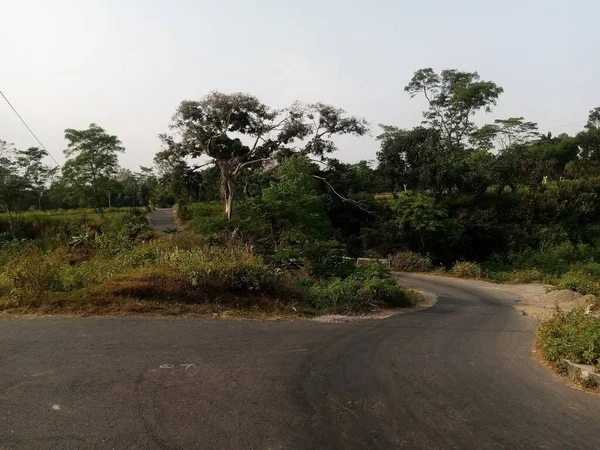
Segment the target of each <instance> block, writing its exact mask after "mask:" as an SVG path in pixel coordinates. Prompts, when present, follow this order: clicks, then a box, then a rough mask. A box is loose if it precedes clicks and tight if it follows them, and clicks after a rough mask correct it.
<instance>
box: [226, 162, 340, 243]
mask: <svg viewBox="0 0 600 450" xmlns="http://www.w3.org/2000/svg"><path fill="white" fill-rule="evenodd" d="M314 170H315V169H314V166H313V165H312V163H311V162H310V161H309V160H308V159H307V158H304V157H291V158H288V159H286V160H285V161H284V162H283V164H282V165H281V167H280V169H279V182H277V183H272V184H271V186H269V187H268V188H266V189H263V191H262V194H261V195H260V196H259V197H254V198H252V199H249V200H248V201H246V202H244V203H243V204H242V205H240V206H239V208H238V209H237V213H236V218H237V220H238V224H239V227H240V229H241V230H242V233H243V234H245V236H246V237H247V238H248V239H249V240H250V241H251V242H252V243H253V244H254V245H256V247H257V248H258V249H259V251H261V252H262V253H271V252H273V251H276V250H281V249H284V248H288V247H293V248H296V249H297V250H298V251H299V252H300V253H301V252H302V249H303V248H304V247H305V246H307V245H309V244H310V242H311V241H313V240H322V239H324V238H326V237H327V233H328V230H329V222H328V219H327V215H326V213H325V208H324V206H323V202H322V201H321V198H320V197H319V196H318V195H317V194H318V193H317V184H316V180H315V179H314V177H313V176H312V174H313V173H314Z"/></svg>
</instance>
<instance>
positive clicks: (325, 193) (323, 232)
mask: <svg viewBox="0 0 600 450" xmlns="http://www.w3.org/2000/svg"><path fill="white" fill-rule="evenodd" d="M405 92H406V95H407V97H410V98H419V99H421V100H422V101H424V102H425V104H426V105H427V107H426V109H425V110H424V111H423V120H422V121H421V122H420V123H418V124H415V126H414V127H413V128H411V129H408V128H402V127H398V126H394V125H390V124H380V125H373V124H370V123H369V122H368V120H367V119H365V118H362V117H360V116H354V115H350V114H348V113H346V111H344V110H343V109H341V108H339V107H337V106H332V105H327V104H324V103H314V104H305V103H300V102H295V103H293V104H291V105H290V106H289V107H286V108H282V109H275V108H272V107H270V106H268V105H266V104H264V103H262V102H261V101H260V100H259V99H258V98H256V97H254V96H252V95H250V94H245V93H233V94H225V93H220V92H210V93H208V94H207V95H206V96H205V97H203V98H201V99H200V100H184V101H182V102H181V103H180V105H179V107H178V108H177V109H176V111H175V112H174V114H173V117H172V120H171V123H169V124H165V133H164V134H161V135H160V136H159V139H160V144H161V147H160V150H159V151H158V152H157V153H156V155H155V157H154V163H155V164H154V167H151V168H150V167H140V169H139V171H138V172H133V171H131V170H128V169H124V168H121V167H120V166H119V155H120V154H122V153H123V152H124V151H125V149H124V148H123V146H122V144H121V142H120V140H119V138H118V137H117V136H115V135H111V134H110V131H109V130H105V129H103V128H102V127H101V126H99V125H97V124H91V125H90V126H89V127H88V128H87V129H83V130H76V129H67V130H65V140H66V146H65V147H66V148H65V150H64V156H65V159H66V161H65V163H64V164H63V165H62V167H60V166H58V165H55V164H48V157H49V155H48V153H47V152H46V150H44V149H41V148H38V147H31V148H27V149H16V148H14V146H13V145H11V144H9V143H8V142H6V141H0V207H1V208H2V210H3V212H2V214H1V215H0V233H1V234H0V245H1V247H0V267H1V269H0V299H1V300H0V305H1V307H2V309H4V310H11V309H12V310H18V311H20V310H23V309H27V308H31V307H32V306H35V307H39V306H40V305H42V306H43V307H44V308H46V309H47V310H55V309H61V308H62V309H67V310H74V311H79V310H86V311H90V310H92V311H94V310H98V311H105V310H112V309H114V310H122V309H124V308H125V309H127V310H132V311H142V312H143V311H155V310H161V311H169V312H181V311H199V312H203V311H209V310H210V311H213V310H214V309H215V308H217V309H218V310H228V309H231V308H236V307H238V306H239V305H246V306H247V305H252V306H253V307H257V308H258V309H260V310H273V309H276V310H289V309H286V308H288V307H290V305H291V307H293V309H294V311H296V310H297V309H298V307H297V305H306V308H307V309H306V310H310V311H313V312H315V311H332V310H335V311H339V310H342V311H362V310H365V309H367V308H369V307H370V306H369V305H374V304H375V305H398V306H403V305H407V304H410V303H411V302H413V301H414V298H413V293H411V292H409V291H407V290H404V289H403V288H401V287H398V286H397V285H396V284H395V282H394V281H393V279H392V278H390V275H389V273H388V272H387V271H386V270H384V269H383V268H380V267H375V266H372V267H367V268H363V269H356V268H355V267H354V263H353V262H352V261H353V260H352V259H351V258H356V257H368V258H390V260H391V266H392V268H393V269H394V270H398V271H416V272H432V271H433V272H437V273H445V274H449V275H455V276H465V277H477V278H479V277H483V278H487V279H490V280H494V281H500V282H531V281H542V282H547V283H552V284H554V285H556V286H558V287H561V288H569V289H572V290H576V291H578V292H581V293H584V294H588V293H591V294H600V281H598V280H599V279H598V277H599V276H600V221H599V219H600V198H599V194H600V107H596V108H594V109H591V110H590V111H589V119H588V121H587V123H586V124H585V126H584V127H583V129H581V130H580V131H579V132H577V133H575V134H574V135H567V134H560V135H558V136H554V135H552V134H551V133H549V132H546V131H544V130H540V129H539V128H538V125H537V123H536V122H534V121H529V118H527V119H526V118H523V117H506V118H494V117H493V108H494V107H495V106H496V104H497V102H498V101H501V96H502V93H503V88H502V87H500V86H498V85H497V84H496V83H494V82H492V81H486V80H483V79H481V77H480V76H479V74H478V73H477V72H462V71H459V70H442V71H440V72H436V71H434V70H433V69H429V68H428V69H421V70H418V71H416V72H415V73H414V75H413V77H412V79H410V80H408V83H407V85H406V87H405ZM415 101H416V100H415ZM592 107H593V105H590V108H592ZM486 122H487V123H486ZM480 123H485V124H484V125H479V124H480ZM368 134H372V135H374V136H376V138H377V140H378V142H379V145H380V147H379V151H378V153H377V160H376V161H360V162H358V163H355V164H350V163H346V162H343V161H340V160H339V159H337V158H336V151H337V150H338V144H337V142H338V141H339V139H338V138H339V137H340V136H357V137H358V136H365V135H368ZM157 147H158V145H157ZM175 204H176V205H177V213H178V216H179V220H180V226H179V227H177V228H174V229H169V230H167V232H166V233H164V236H162V237H157V236H155V235H154V233H153V231H152V229H151V228H150V227H149V225H148V223H147V221H146V219H145V215H146V212H147V210H149V209H152V208H155V207H164V206H170V205H175ZM165 299H167V301H165ZM199 299H201V300H199ZM200 303H201V304H202V306H201V307H200V306H198V304H200ZM124 305H126V306H124ZM207 305H209V306H207Z"/></svg>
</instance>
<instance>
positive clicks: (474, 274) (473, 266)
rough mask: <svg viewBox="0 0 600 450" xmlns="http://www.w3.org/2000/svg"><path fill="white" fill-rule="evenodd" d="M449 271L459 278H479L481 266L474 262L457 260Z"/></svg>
mask: <svg viewBox="0 0 600 450" xmlns="http://www.w3.org/2000/svg"><path fill="white" fill-rule="evenodd" d="M450 273H451V274H453V275H456V276H457V277H461V278H481V275H482V270H481V266H480V265H479V264H477V263H474V262H468V261H464V262H457V263H456V264H454V266H452V269H451V270H450Z"/></svg>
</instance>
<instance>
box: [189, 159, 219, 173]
mask: <svg viewBox="0 0 600 450" xmlns="http://www.w3.org/2000/svg"><path fill="white" fill-rule="evenodd" d="M214 163H215V162H214V161H208V162H207V163H204V164H200V165H199V166H195V167H194V168H193V169H192V172H195V171H196V170H199V169H201V168H203V167H206V166H209V165H211V164H214Z"/></svg>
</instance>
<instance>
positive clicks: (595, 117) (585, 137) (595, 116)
mask: <svg viewBox="0 0 600 450" xmlns="http://www.w3.org/2000/svg"><path fill="white" fill-rule="evenodd" d="M577 141H578V143H579V147H580V148H581V155H580V156H581V159H582V160H584V161H589V162H594V163H600V107H598V108H594V109H592V110H591V111H590V114H589V117H588V121H587V123H586V124H585V126H584V130H583V131H581V132H579V133H578V134H577Z"/></svg>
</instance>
